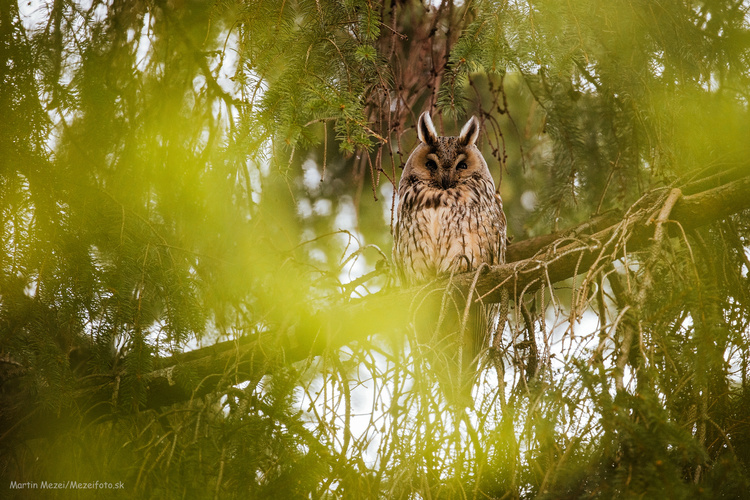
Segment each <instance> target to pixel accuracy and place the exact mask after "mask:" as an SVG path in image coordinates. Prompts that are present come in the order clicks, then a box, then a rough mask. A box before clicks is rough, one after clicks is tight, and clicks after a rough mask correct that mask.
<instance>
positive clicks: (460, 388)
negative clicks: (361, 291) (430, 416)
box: [416, 294, 498, 408]
mask: <svg viewBox="0 0 750 500" xmlns="http://www.w3.org/2000/svg"><path fill="white" fill-rule="evenodd" d="M465 304H466V302H465V300H463V298H462V297H456V296H455V295H454V294H450V295H448V294H446V296H443V297H442V300H441V301H440V304H439V307H435V308H429V309H432V311H431V312H426V314H421V315H419V316H418V318H419V317H420V316H421V321H419V322H418V324H417V325H416V326H417V341H418V342H419V347H420V349H419V352H421V353H422V354H423V355H424V359H425V361H427V364H428V365H429V366H428V368H427V370H426V371H427V374H426V375H427V378H428V379H429V380H436V381H437V385H438V387H439V389H440V391H439V392H441V393H442V395H443V396H444V398H445V400H446V401H447V402H448V404H449V405H451V406H456V407H461V408H463V407H467V406H473V404H474V400H473V398H472V391H473V389H474V386H475V384H476V381H477V379H478V375H479V366H480V361H481V359H482V357H483V356H484V354H485V353H486V352H487V348H488V347H489V339H490V338H491V331H492V329H493V326H494V325H495V324H496V318H497V314H498V307H497V305H496V304H481V303H475V304H472V305H470V306H469V309H468V314H466V312H467V311H466V308H465Z"/></svg>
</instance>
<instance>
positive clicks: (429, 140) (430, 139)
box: [417, 111, 438, 145]
mask: <svg viewBox="0 0 750 500" xmlns="http://www.w3.org/2000/svg"><path fill="white" fill-rule="evenodd" d="M417 136H419V140H420V141H421V142H423V143H425V144H428V145H429V144H435V143H437V138H438V135H437V131H436V130H435V125H433V124H432V118H430V113H429V112H427V111H425V112H424V113H422V114H421V115H419V122H418V123H417Z"/></svg>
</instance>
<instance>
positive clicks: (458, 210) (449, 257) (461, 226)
mask: <svg viewBox="0 0 750 500" xmlns="http://www.w3.org/2000/svg"><path fill="white" fill-rule="evenodd" d="M417 134H418V137H419V144H417V146H416V147H415V148H414V151H412V153H411V155H410V156H409V159H408V160H407V161H406V165H405V166H404V172H403V174H402V176H401V181H400V183H399V188H398V195H399V202H398V220H397V223H396V225H395V227H394V245H393V260H394V263H395V265H396V269H397V272H398V274H399V276H400V278H401V280H402V282H403V283H404V284H405V285H414V284H417V283H422V282H426V281H429V280H432V279H434V278H436V277H439V276H445V275H449V274H451V273H452V272H466V271H472V270H476V269H477V268H478V267H479V266H480V265H481V264H482V263H486V264H488V265H495V264H502V263H504V262H505V243H506V238H505V227H506V221H505V214H504V213H503V205H502V201H501V199H500V196H499V195H498V194H496V192H495V184H494V182H493V180H492V176H491V174H490V171H489V168H488V167H487V163H486V162H485V160H484V158H483V157H482V153H481V152H480V151H479V148H478V147H477V146H476V141H477V138H478V136H479V121H478V120H477V119H476V118H474V117H471V118H470V119H469V121H468V122H467V123H466V125H464V127H463V128H462V129H461V133H460V134H459V135H458V136H457V137H441V136H438V134H437V132H436V130H435V127H434V125H433V123H432V119H431V118H430V115H429V114H428V113H427V112H425V113H422V115H421V116H420V117H419V122H418V124H417ZM456 309H457V310H459V309H460V310H463V307H461V305H460V304H457V305H456ZM474 309H475V310H474V314H473V316H474V317H475V318H478V319H475V321H474V324H473V325H471V327H470V328H469V330H471V331H470V332H468V333H465V334H464V335H463V339H464V342H463V344H462V345H463V346H464V349H463V351H461V350H457V349H456V341H455V340H456V339H459V338H461V337H458V336H457V335H456V333H457V331H458V330H463V331H466V328H465V327H466V325H464V327H463V328H461V329H459V328H458V327H457V326H456V325H458V324H459V320H460V319H459V316H461V314H460V313H455V314H454V316H455V318H454V321H452V322H450V321H448V322H447V326H446V323H443V324H442V325H438V327H437V328H433V329H432V330H433V331H432V333H433V334H434V335H433V336H432V337H431V340H427V342H431V343H433V344H434V342H438V343H441V344H442V347H441V348H438V349H437V350H436V352H437V353H438V356H439V357H443V358H445V359H444V360H438V361H439V362H442V361H446V362H448V365H449V366H453V367H454V371H455V370H457V373H458V375H457V374H456V373H450V370H449V376H450V377H451V378H453V379H456V378H458V380H455V381H454V382H453V383H452V386H454V389H455V388H456V386H457V385H464V386H466V385H470V384H473V381H474V378H473V375H475V373H476V364H477V360H478V356H479V354H480V353H481V351H482V349H483V347H484V346H485V345H486V344H487V341H488V338H487V337H488V332H489V324H490V323H488V321H490V322H491V321H492V314H493V313H492V312H491V308H489V307H475V308H474ZM443 316H444V315H443ZM446 330H447V331H446ZM451 330H452V331H451ZM422 337H423V338H424V335H422ZM456 352H461V353H462V354H461V355H456ZM434 360H435V359H434V356H433V364H434ZM462 371H464V372H471V371H473V373H471V375H470V376H468V377H464V376H461V372H462ZM470 389H471V387H469V388H468V390H469V393H470ZM457 390H459V391H461V392H463V393H466V387H464V388H463V389H461V388H460V387H459V388H457Z"/></svg>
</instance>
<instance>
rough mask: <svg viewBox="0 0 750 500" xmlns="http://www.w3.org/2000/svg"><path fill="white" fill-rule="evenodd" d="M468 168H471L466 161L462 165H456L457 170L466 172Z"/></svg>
mask: <svg viewBox="0 0 750 500" xmlns="http://www.w3.org/2000/svg"><path fill="white" fill-rule="evenodd" d="M467 168H469V166H468V165H466V162H465V161H462V162H461V163H459V164H458V165H456V170H466V169H467Z"/></svg>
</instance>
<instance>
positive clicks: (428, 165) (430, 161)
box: [425, 160, 437, 170]
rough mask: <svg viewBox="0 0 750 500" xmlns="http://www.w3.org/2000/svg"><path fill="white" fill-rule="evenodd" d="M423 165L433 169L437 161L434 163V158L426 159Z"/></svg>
mask: <svg viewBox="0 0 750 500" xmlns="http://www.w3.org/2000/svg"><path fill="white" fill-rule="evenodd" d="M425 166H426V167H427V168H429V169H430V170H435V169H436V168H437V163H435V160H427V163H425Z"/></svg>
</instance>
